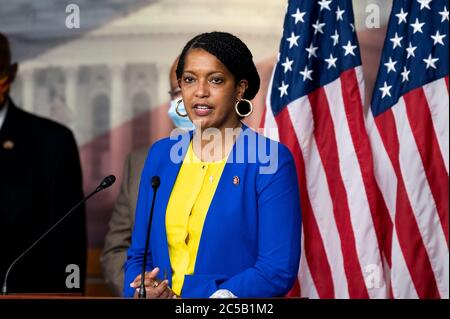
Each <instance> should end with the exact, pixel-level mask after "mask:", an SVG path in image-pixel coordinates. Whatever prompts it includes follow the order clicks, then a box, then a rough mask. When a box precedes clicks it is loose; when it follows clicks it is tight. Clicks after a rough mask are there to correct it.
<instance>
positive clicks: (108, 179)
mask: <svg viewBox="0 0 450 319" xmlns="http://www.w3.org/2000/svg"><path fill="white" fill-rule="evenodd" d="M115 181H116V177H115V176H114V175H109V176H107V177H105V178H104V179H103V181H102V182H101V184H100V186H101V187H102V188H107V187H109V186H111V185H112V184H114V182H115Z"/></svg>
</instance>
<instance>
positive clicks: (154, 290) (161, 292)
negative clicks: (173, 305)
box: [130, 268, 177, 299]
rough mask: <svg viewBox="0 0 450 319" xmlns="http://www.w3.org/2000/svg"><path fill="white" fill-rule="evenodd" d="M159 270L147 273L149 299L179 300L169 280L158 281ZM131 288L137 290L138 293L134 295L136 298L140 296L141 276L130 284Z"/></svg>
mask: <svg viewBox="0 0 450 319" xmlns="http://www.w3.org/2000/svg"><path fill="white" fill-rule="evenodd" d="M158 272H159V268H154V269H153V270H152V271H151V272H146V273H145V279H144V284H145V292H146V297H147V299H151V298H160V299H169V298H177V296H176V295H175V293H174V292H173V291H172V289H170V288H169V286H168V285H169V281H168V280H159V279H156V276H157V275H158ZM130 286H131V287H133V288H135V289H136V291H135V293H134V298H137V297H138V296H139V287H140V286H141V275H139V276H137V277H136V278H135V279H134V280H133V282H132V283H131V284H130Z"/></svg>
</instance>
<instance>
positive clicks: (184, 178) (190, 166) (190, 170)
mask: <svg viewBox="0 0 450 319" xmlns="http://www.w3.org/2000/svg"><path fill="white" fill-rule="evenodd" d="M225 164H226V158H224V159H223V160H221V161H219V162H202V161H201V160H200V159H198V158H197V156H196V155H195V154H194V151H193V148H192V142H191V144H190V145H189V149H188V151H187V153H186V156H185V158H184V160H183V164H182V165H181V168H180V171H179V173H178V176H177V179H176V181H175V185H174V187H173V190H172V193H171V194H170V198H169V202H168V204H167V211H166V229H167V243H168V245H169V256H170V263H171V265H172V290H173V291H174V292H175V293H176V294H177V295H181V290H182V288H183V283H184V276H185V275H190V274H193V273H194V267H195V260H196V258H197V252H198V246H199V243H200V238H201V234H202V229H203V224H204V222H205V218H206V214H207V212H208V209H209V205H210V204H211V201H212V198H213V196H214V193H215V191H216V188H217V185H218V183H219V180H220V176H221V175H222V172H223V169H224V167H225Z"/></svg>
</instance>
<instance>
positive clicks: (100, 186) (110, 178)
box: [2, 175, 116, 296]
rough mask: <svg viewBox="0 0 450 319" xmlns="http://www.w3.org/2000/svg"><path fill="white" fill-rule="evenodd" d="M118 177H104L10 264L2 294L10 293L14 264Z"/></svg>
mask: <svg viewBox="0 0 450 319" xmlns="http://www.w3.org/2000/svg"><path fill="white" fill-rule="evenodd" d="M115 180H116V178H115V177H114V175H110V176H108V177H106V178H105V179H103V181H102V182H101V184H100V185H99V186H98V187H97V188H96V189H95V191H93V192H92V193H90V194H89V195H88V196H86V197H85V198H84V199H83V200H82V201H81V202H79V203H78V204H76V205H75V206H74V207H73V208H72V209H71V210H69V212H68V213H67V214H65V215H64V216H63V217H61V218H60V219H59V220H58V221H57V222H56V223H55V224H54V225H53V226H52V227H50V229H49V230H47V231H46V232H45V233H43V234H42V235H41V237H39V238H38V239H37V240H36V241H35V242H34V243H33V244H31V246H30V247H28V248H27V249H26V250H25V251H24V252H23V253H22V254H20V256H19V257H17V258H16V259H15V260H14V261H13V262H12V263H11V265H10V266H9V268H8V270H7V271H6V274H5V279H4V281H3V286H2V295H3V296H6V295H7V294H8V276H9V272H10V271H11V269H12V268H13V267H14V265H15V264H16V263H17V262H18V261H19V260H21V259H22V258H23V256H25V255H26V254H27V253H28V252H29V251H30V250H31V249H33V247H34V246H36V245H37V244H38V243H39V242H40V241H41V240H42V239H43V238H44V237H45V236H47V234H48V233H50V232H51V231H52V230H53V229H54V228H55V227H56V226H58V225H59V224H60V223H61V222H62V221H63V220H64V219H66V217H67V216H69V215H70V214H71V213H72V212H73V211H74V210H76V209H77V208H78V207H80V205H82V204H84V203H85V202H86V201H87V200H88V199H89V198H91V197H92V196H94V195H95V194H97V193H98V192H100V191H101V190H103V189H105V188H107V187H109V186H111V185H112V184H113V183H114V182H115Z"/></svg>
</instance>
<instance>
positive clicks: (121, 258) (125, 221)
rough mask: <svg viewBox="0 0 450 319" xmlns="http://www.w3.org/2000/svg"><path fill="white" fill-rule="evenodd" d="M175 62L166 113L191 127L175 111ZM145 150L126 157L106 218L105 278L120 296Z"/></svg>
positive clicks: (183, 126) (178, 95) (182, 125)
mask: <svg viewBox="0 0 450 319" xmlns="http://www.w3.org/2000/svg"><path fill="white" fill-rule="evenodd" d="M177 64H178V58H177V59H176V60H175V61H174V63H173V64H172V67H171V69H170V75H169V80H170V91H169V94H170V98H171V102H170V108H169V110H168V113H169V116H170V118H171V119H172V122H173V123H174V125H175V126H176V127H178V128H181V129H185V130H191V129H193V128H194V126H193V124H192V122H191V121H190V120H189V118H187V117H181V116H179V115H178V114H177V112H176V107H177V102H178V100H179V99H181V90H180V88H179V87H178V82H177V77H176V73H175V70H176V67H177ZM178 111H179V113H181V114H185V113H186V112H185V110H184V106H183V104H182V103H181V104H180V105H179V106H178ZM148 150H149V149H148V147H145V148H142V149H139V150H137V151H135V152H133V153H131V154H130V155H129V156H128V157H127V159H126V161H125V165H124V171H123V179H122V185H121V188H120V194H119V197H118V198H117V201H116V205H115V207H114V210H113V213H112V216H111V220H110V222H109V230H108V233H107V234H106V238H105V246H104V249H103V253H102V256H101V258H100V261H101V264H102V269H103V276H104V278H105V281H106V283H107V284H108V285H109V287H110V288H111V290H112V292H113V293H114V295H116V296H121V295H122V291H123V280H124V278H123V277H124V269H123V266H124V264H125V261H126V258H127V250H128V247H130V244H131V233H132V231H133V227H134V217H135V211H136V201H137V197H138V192H139V182H140V179H141V171H142V168H143V166H144V162H145V159H146V157H147V153H148Z"/></svg>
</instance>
